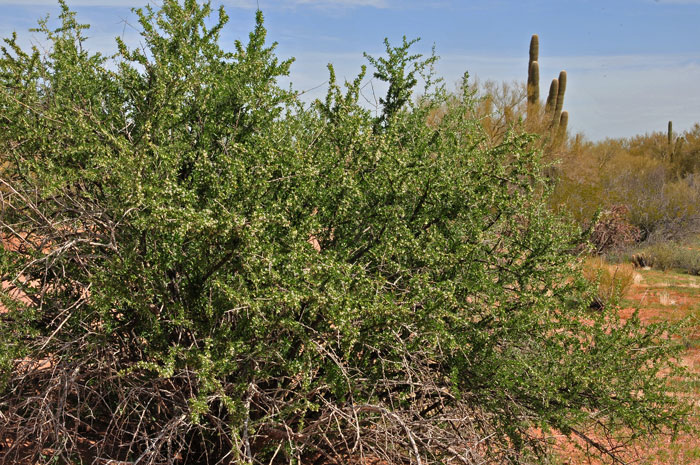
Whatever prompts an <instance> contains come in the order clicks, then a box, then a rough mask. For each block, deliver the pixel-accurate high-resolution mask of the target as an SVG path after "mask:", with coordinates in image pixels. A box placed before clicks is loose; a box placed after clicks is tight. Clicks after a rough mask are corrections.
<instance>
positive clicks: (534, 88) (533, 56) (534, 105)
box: [527, 34, 569, 138]
mask: <svg viewBox="0 0 700 465" xmlns="http://www.w3.org/2000/svg"><path fill="white" fill-rule="evenodd" d="M539 56H540V38H539V36H538V35H537V34H534V35H533V36H532V38H531V39H530V60H529V62H528V69H527V114H528V119H530V118H532V119H533V120H539V116H538V118H537V119H536V118H535V116H534V115H539V104H540V65H539V61H538V60H539ZM565 93H566V71H562V72H560V73H559V78H558V79H552V83H551V84H550V86H549V95H548V96H547V102H546V104H545V109H544V118H545V121H549V128H550V130H551V131H553V133H554V135H556V136H557V138H559V135H560V134H566V126H567V123H568V121H569V114H568V113H567V112H562V110H563V107H564V94H565ZM560 126H563V130H562V131H558V129H557V128H559V127H560Z"/></svg>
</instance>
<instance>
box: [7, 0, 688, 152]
mask: <svg viewBox="0 0 700 465" xmlns="http://www.w3.org/2000/svg"><path fill="white" fill-rule="evenodd" d="M145 2H146V0H68V4H69V6H71V7H73V8H74V9H75V10H77V12H78V15H79V19H80V20H81V21H82V22H87V23H89V24H91V25H92V28H91V29H90V31H89V35H90V36H91V46H92V47H93V48H94V49H96V50H100V51H103V52H112V51H114V50H115V46H114V40H113V38H114V36H117V35H120V36H123V37H124V38H125V39H126V40H127V42H131V43H137V42H136V41H137V34H136V31H135V30H134V29H133V28H132V27H130V26H129V25H128V23H132V24H134V23H135V20H134V18H135V16H134V15H133V13H131V11H130V9H131V7H134V6H142V5H143V4H144V3H145ZM152 3H153V4H154V5H158V4H159V2H158V1H157V0H154V1H153V2H152ZM258 3H259V6H260V8H261V9H262V10H263V13H264V14H265V18H266V27H267V29H268V33H269V37H270V39H271V40H275V41H277V42H279V47H278V55H279V56H280V57H289V56H294V57H296V59H297V61H296V63H295V64H294V65H293V68H292V75H291V78H290V79H291V81H292V82H293V83H294V86H295V88H297V89H312V88H315V90H313V91H310V92H309V93H308V96H310V97H316V96H322V95H323V94H324V87H323V84H324V83H325V82H326V79H327V71H326V64H327V63H329V62H332V63H334V65H335V66H336V71H337V74H338V75H339V77H341V78H342V77H346V78H348V79H351V78H352V77H354V75H355V74H356V73H357V72H358V70H359V68H360V66H361V65H362V64H364V63H365V60H364V58H363V57H362V52H363V51H367V52H368V53H370V54H373V55H378V54H380V53H381V51H382V47H383V46H382V40H383V39H384V37H388V38H389V39H390V40H391V41H392V42H394V43H398V42H399V41H400V40H401V37H402V36H403V35H406V36H408V37H409V38H413V37H421V38H422V40H421V42H420V43H419V45H418V46H417V50H418V51H420V52H424V53H429V52H430V48H431V47H432V45H433V44H435V46H436V49H437V54H438V55H439V56H440V57H441V60H440V63H439V65H438V67H437V70H438V73H439V74H441V75H442V76H443V77H444V78H445V79H446V81H447V83H448V85H449V86H450V87H454V86H455V85H456V83H457V81H458V80H459V77H460V76H461V75H462V73H464V71H469V73H470V74H471V75H472V76H476V77H478V78H479V79H480V80H487V79H493V80H497V81H509V82H511V81H514V80H518V81H524V80H525V77H526V74H527V54H528V43H529V39H530V36H531V35H532V34H539V36H540V75H541V88H542V89H541V93H546V91H547V87H548V85H549V81H550V80H551V79H552V78H554V77H556V76H557V74H558V73H559V70H561V69H566V70H567V72H568V78H569V79H568V89H567V98H566V104H565V108H566V109H567V110H569V113H570V128H571V129H572V130H574V131H579V132H582V133H584V134H585V135H586V136H587V137H588V138H589V139H593V140H597V139H603V138H605V137H628V136H632V135H635V134H640V133H645V132H651V131H663V130H665V127H666V123H667V122H668V120H673V122H674V128H675V129H676V130H684V129H687V128H689V127H691V126H692V125H693V123H695V122H700V0H462V1H457V0H422V1H418V0H401V1H399V0H258V1H256V0H212V4H213V5H215V6H218V5H219V4H223V5H224V6H225V7H226V9H227V11H228V13H229V15H230V16H231V21H230V23H229V25H228V27H227V31H226V34H225V35H224V37H223V40H224V44H226V43H232V41H233V40H234V39H236V38H245V37H246V36H247V33H248V32H249V31H250V29H251V27H252V25H253V22H254V10H255V8H256V6H257V5H258ZM57 11H58V8H57V2H55V1H53V0H0V36H2V37H7V36H9V35H10V34H11V33H12V31H17V33H18V34H19V36H20V37H21V38H22V39H21V40H22V42H23V43H26V44H28V43H30V42H32V41H34V42H36V41H38V39H39V38H38V37H37V36H36V35H35V34H32V33H29V32H28V29H29V28H30V27H33V26H34V25H35V24H36V19H37V18H39V17H40V16H43V15H45V14H46V13H50V14H51V15H52V17H55V16H56V13H57ZM318 86H320V87H318Z"/></svg>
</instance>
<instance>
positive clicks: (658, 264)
mask: <svg viewBox="0 0 700 465" xmlns="http://www.w3.org/2000/svg"><path fill="white" fill-rule="evenodd" d="M631 259H632V262H633V263H635V264H636V265H637V266H641V267H647V266H648V267H652V268H658V269H660V270H662V271H666V270H670V269H676V270H681V271H685V272H686V273H688V274H692V275H698V274H700V250H698V249H697V248H693V247H689V246H688V245H687V244H684V243H679V242H675V241H662V242H657V243H654V244H651V245H647V246H645V247H641V248H639V249H637V250H635V251H634V252H633V253H632V257H631Z"/></svg>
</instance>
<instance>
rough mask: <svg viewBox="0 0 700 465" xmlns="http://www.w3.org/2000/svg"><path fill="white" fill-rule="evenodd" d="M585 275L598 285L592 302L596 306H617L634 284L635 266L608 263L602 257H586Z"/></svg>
mask: <svg viewBox="0 0 700 465" xmlns="http://www.w3.org/2000/svg"><path fill="white" fill-rule="evenodd" d="M583 275H584V276H585V277H586V279H587V280H588V281H590V282H591V283H592V284H594V285H595V286H596V292H595V295H594V297H593V301H592V302H591V305H592V306H593V307H596V308H606V307H616V306H617V305H618V304H619V302H620V299H621V298H622V297H624V295H625V293H626V292H627V290H628V289H629V288H630V287H631V286H632V284H634V267H633V266H632V265H631V264H629V263H618V264H608V263H606V261H605V260H604V259H603V258H600V257H595V258H588V259H586V261H585V262H584V266H583Z"/></svg>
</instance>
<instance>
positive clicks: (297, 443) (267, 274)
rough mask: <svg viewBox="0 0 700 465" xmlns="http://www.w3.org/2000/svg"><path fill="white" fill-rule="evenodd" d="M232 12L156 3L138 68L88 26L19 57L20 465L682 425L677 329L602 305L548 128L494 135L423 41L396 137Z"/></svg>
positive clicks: (12, 375)
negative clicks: (295, 78) (555, 202)
mask: <svg viewBox="0 0 700 465" xmlns="http://www.w3.org/2000/svg"><path fill="white" fill-rule="evenodd" d="M209 14H210V7H209V5H208V4H205V5H200V4H198V3H197V2H196V1H194V0H185V1H184V2H178V1H176V0H165V1H164V2H163V6H162V8H160V9H158V10H152V9H146V10H138V15H139V18H140V27H141V30H142V40H141V42H142V44H143V47H144V49H135V50H130V49H128V48H127V47H126V46H125V45H124V44H123V43H121V42H119V44H118V45H119V53H118V56H117V60H116V63H114V62H111V61H109V60H107V59H106V58H105V57H102V56H100V55H98V54H92V53H90V52H89V51H88V50H86V49H85V48H84V47H83V32H82V31H83V26H81V25H79V24H78V23H77V22H76V19H75V16H74V14H73V13H72V12H70V11H69V10H68V9H67V8H66V7H65V5H64V7H63V12H62V14H61V24H60V26H59V28H58V29H56V30H52V29H50V28H49V27H48V25H47V23H46V22H43V23H41V24H40V30H41V32H43V33H44V34H45V35H46V36H47V42H48V43H49V44H51V46H50V47H49V48H48V52H46V53H45V54H42V53H41V52H40V51H39V50H37V49H34V50H31V51H28V52H26V51H24V50H22V49H21V48H20V47H19V46H18V45H17V42H16V41H15V39H14V38H10V39H8V40H7V41H6V47H5V49H4V53H3V55H2V59H1V60H0V88H1V89H2V90H1V92H0V108H2V109H3V112H2V114H1V115H0V121H2V129H3V130H2V131H0V153H2V155H3V157H4V158H5V159H6V160H7V162H8V168H7V171H4V172H3V177H2V178H1V179H0V182H2V184H3V185H4V186H5V187H6V190H5V191H4V194H3V198H2V202H3V208H2V210H1V211H0V232H1V233H2V235H3V236H4V237H10V238H13V240H15V241H17V243H18V246H17V247H15V248H12V249H4V250H2V251H1V252H0V275H1V277H2V280H3V282H4V283H5V285H6V288H3V291H2V298H3V302H4V303H5V305H6V306H7V309H8V312H7V313H5V314H3V315H2V319H3V320H2V325H0V354H2V355H0V370H2V378H1V379H2V380H3V384H2V386H0V387H2V390H1V391H0V412H2V413H1V414H0V442H3V443H4V444H5V448H4V449H2V450H0V462H3V463H19V462H20V461H22V460H25V459H26V460H27V463H49V462H51V463H56V462H59V463H81V462H82V463H90V462H91V461H92V459H93V458H98V459H99V460H98V461H110V460H115V461H123V462H131V463H139V464H166V463H167V464H174V463H175V464H176V463H183V464H218V463H237V464H243V463H248V464H249V463H255V464H260V463H266V464H267V463H271V464H275V463H296V464H301V463H319V464H320V463H333V462H335V463H347V462H350V461H352V460H354V459H357V460H358V463H359V462H360V461H361V459H362V458H363V457H368V458H372V459H374V460H385V461H386V462H387V463H409V462H411V461H414V462H419V463H426V464H428V463H435V464H437V463H447V462H457V461H459V462H466V463H470V462H475V463H531V462H532V461H533V460H536V459H537V458H539V459H542V460H544V459H545V458H546V456H547V454H548V447H549V444H548V442H547V441H546V440H544V439H542V436H541V434H539V432H541V431H550V430H552V429H556V430H557V431H559V432H561V433H562V434H565V435H568V436H577V437H579V438H583V439H584V440H585V441H586V443H587V444H589V445H591V446H593V447H594V450H597V451H598V453H599V454H600V455H605V456H612V457H620V455H621V454H622V453H623V452H622V450H623V449H622V446H624V445H626V444H627V443H628V442H629V441H630V440H632V439H634V438H635V437H636V436H638V435H641V434H644V433H648V432H657V431H664V430H665V429H666V428H667V427H670V428H673V427H675V426H676V425H678V424H682V421H681V420H682V418H681V417H680V416H679V415H681V413H682V411H683V409H682V406H681V405H679V404H678V402H679V400H678V399H675V398H673V397H671V396H668V395H666V394H665V381H664V379H663V377H661V376H658V375H659V374H660V373H662V371H661V370H664V369H665V368H666V367H667V360H668V357H669V355H671V354H672V353H673V352H674V350H676V348H675V347H674V346H672V345H670V343H668V342H666V341H667V339H666V338H665V337H666V335H667V334H668V327H666V326H664V325H650V326H642V325H641V323H640V322H639V321H638V319H635V318H631V319H629V320H627V321H626V322H621V321H620V320H619V319H618V318H617V317H616V315H615V313H614V311H612V310H610V311H609V310H607V309H604V310H603V311H601V312H593V313H591V312H590V311H589V303H590V300H591V296H590V294H591V292H593V291H592V289H591V287H590V286H589V285H588V284H587V282H586V280H585V279H583V277H582V276H581V274H580V266H579V265H578V264H577V263H578V261H577V260H578V258H577V257H575V256H573V255H572V253H571V251H572V250H575V249H576V247H577V246H578V244H579V240H578V238H579V237H580V231H578V229H577V228H575V227H574V226H573V225H570V224H568V223H567V222H564V221H562V220H560V219H559V218H557V217H555V216H553V215H552V214H551V212H550V211H549V209H548V208H547V206H546V204H545V197H546V195H547V193H548V192H549V183H548V182H547V180H546V178H545V176H543V174H542V170H541V168H542V164H541V160H540V153H539V152H538V151H533V150H530V149H529V147H531V146H532V140H533V139H532V137H531V136H529V135H526V134H516V133H514V132H510V133H509V134H508V135H507V136H505V137H504V138H503V140H502V141H500V142H498V143H489V144H484V143H482V142H483V141H484V140H485V138H486V135H485V133H484V130H483V128H482V126H481V124H480V121H479V119H477V118H473V117H472V116H470V115H473V108H474V105H475V104H476V102H475V101H474V99H473V97H472V95H471V94H470V93H469V92H465V93H464V94H463V95H460V96H452V97H449V96H447V95H446V93H445V92H444V90H443V89H442V88H441V87H439V86H436V85H431V82H433V77H432V76H431V75H430V74H429V73H427V70H428V69H429V67H430V64H431V63H432V61H434V58H428V59H427V60H423V59H422V58H421V57H420V56H415V55H410V54H409V46H410V42H406V41H405V40H404V42H403V43H402V44H401V45H399V46H398V47H391V46H390V45H389V44H388V43H387V50H386V55H385V56H383V57H379V58H373V59H371V60H370V63H371V64H373V66H374V67H375V76H376V77H377V78H378V79H381V80H386V81H388V83H389V91H388V93H387V95H386V96H385V97H384V98H383V99H382V101H381V103H382V108H381V115H380V116H375V115H373V113H372V112H370V111H368V110H367V109H366V108H364V107H363V106H362V105H360V103H359V99H360V86H361V80H362V76H363V75H364V71H363V72H362V73H361V74H360V75H359V76H358V78H357V79H356V80H354V81H352V82H350V83H346V85H345V88H344V89H343V87H342V86H341V85H340V84H338V83H337V82H336V79H335V76H334V73H333V69H332V67H330V86H329V92H328V95H327V98H326V99H325V101H317V102H315V103H314V104H313V105H310V106H309V105H304V104H302V103H300V102H299V100H298V99H297V97H296V95H295V94H294V93H293V92H292V91H285V90H283V89H281V88H279V87H278V86H277V85H276V80H277V78H278V77H279V76H282V75H284V74H286V73H287V70H288V68H289V66H290V62H289V61H279V60H278V59H277V58H276V56H275V54H274V46H267V45H266V44H265V29H264V27H263V21H262V14H261V13H258V15H257V24H256V27H255V29H254V30H253V31H252V32H251V34H250V36H249V40H248V41H247V43H242V42H236V43H235V49H234V50H233V51H231V52H227V51H224V50H222V49H221V47H220V45H219V43H218V38H219V33H220V31H221V29H222V28H223V27H224V24H225V22H226V19H227V18H226V15H225V12H224V10H223V9H222V10H220V11H219V16H218V21H217V20H214V21H211V22H210V21H208V20H207V18H208V15H209ZM206 24H211V26H210V27H207V26H206ZM421 79H423V81H424V82H426V86H425V89H424V91H423V94H422V97H420V98H419V99H415V98H414V97H413V92H414V89H415V86H416V85H417V83H418V82H419V81H420V80H421ZM464 88H465V89H466V88H468V86H467V85H465V86H464ZM437 109H440V114H441V117H440V118H434V120H433V121H431V122H430V124H427V122H428V118H429V116H430V115H435V114H436V110H437ZM18 289H19V290H21V291H22V292H23V293H24V294H25V295H26V299H25V300H21V301H17V300H14V299H13V298H12V295H14V294H13V292H15V291H17V290H18ZM600 426H602V427H603V428H605V431H606V432H607V433H609V438H608V439H609V440H610V441H612V442H605V443H603V442H600V441H599V440H598V439H596V438H597V436H594V435H592V434H591V432H592V431H596V430H597V428H598V427H600ZM123 462H122V463H123Z"/></svg>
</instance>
